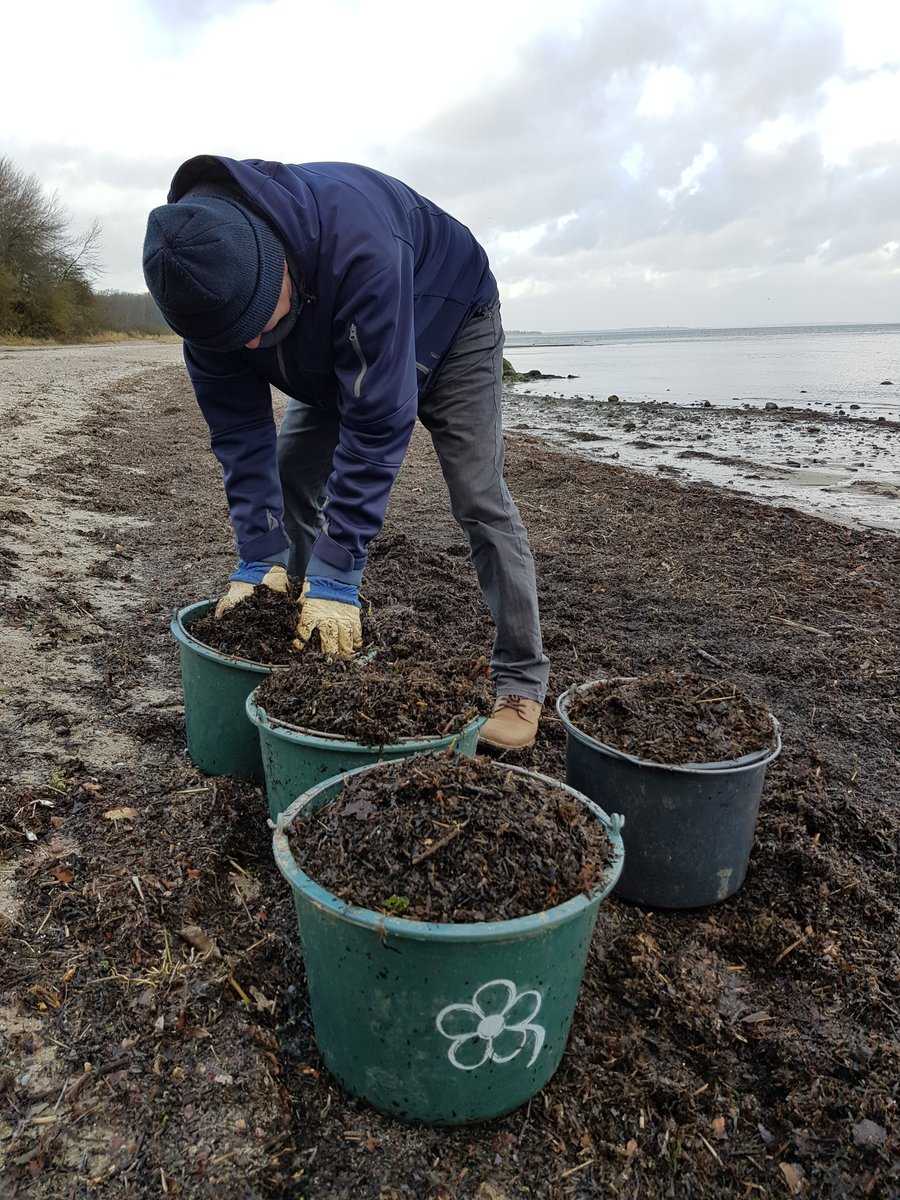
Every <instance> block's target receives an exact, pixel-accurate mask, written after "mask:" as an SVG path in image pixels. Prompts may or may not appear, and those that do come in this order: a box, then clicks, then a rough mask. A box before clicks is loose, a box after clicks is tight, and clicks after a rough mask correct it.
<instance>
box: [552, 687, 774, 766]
mask: <svg viewBox="0 0 900 1200" xmlns="http://www.w3.org/2000/svg"><path fill="white" fill-rule="evenodd" d="M638 678H640V676H637V675H612V676H608V677H605V678H601V679H591V680H588V681H587V682H586V683H573V684H572V685H571V687H569V688H567V689H566V690H565V691H564V692H562V693H561V695H560V696H558V697H557V700H556V712H557V715H558V716H559V719H560V720H561V721H562V723H563V726H564V727H565V730H566V733H567V734H568V735H569V736H570V737H574V738H575V739H576V740H577V741H579V742H581V743H582V744H583V745H585V746H588V747H590V749H592V750H597V751H599V752H600V753H601V754H605V755H607V756H608V757H609V758H617V759H619V760H621V761H623V762H628V763H631V764H632V766H635V767H652V768H653V769H654V770H657V771H670V772H672V773H673V774H677V775H698V774H699V775H703V776H704V777H706V776H708V775H736V774H740V773H741V772H742V771H751V770H754V769H755V768H758V767H764V766H768V765H769V763H772V762H774V761H775V759H776V758H777V757H778V755H779V754H780V753H781V723H780V722H779V720H778V718H777V717H776V716H775V714H774V713H773V712H772V711H771V710H769V719H770V720H771V722H772V729H773V732H774V734H775V744H774V746H771V747H768V748H765V747H764V748H763V749H761V750H752V751H751V752H750V753H749V754H744V755H741V757H740V758H731V759H728V758H723V759H720V760H718V761H716V762H704V763H666V762H657V761H656V760H655V759H652V758H639V757H638V756H637V755H635V754H628V753H627V751H625V750H619V749H617V748H616V747H615V746H610V745H609V744H608V743H607V742H601V741H600V740H599V739H598V738H595V737H591V735H590V734H589V733H585V731H584V730H583V729H579V727H578V726H577V725H576V724H574V722H573V721H572V719H571V717H570V716H569V705H570V704H571V703H572V700H573V699H574V698H575V696H576V695H577V693H579V692H588V691H591V690H592V689H593V688H596V687H599V685H600V684H601V683H617V682H623V681H626V680H630V679H638Z"/></svg>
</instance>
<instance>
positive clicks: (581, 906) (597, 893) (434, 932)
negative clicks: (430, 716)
mask: <svg viewBox="0 0 900 1200" xmlns="http://www.w3.org/2000/svg"><path fill="white" fill-rule="evenodd" d="M495 765H496V767H497V769H498V770H501V771H504V772H506V771H514V772H515V773H516V774H518V775H527V776H528V777H529V778H532V779H539V780H541V782H543V783H546V784H549V785H550V786H552V787H555V788H559V789H560V790H561V791H564V792H567V793H568V794H569V795H570V796H571V797H572V798H573V799H575V800H577V801H578V802H579V803H580V804H583V805H584V806H585V807H586V808H588V809H590V810H591V812H592V813H593V814H594V816H595V817H597V819H598V820H599V821H600V823H601V825H603V828H604V830H605V832H606V836H607V837H608V838H609V840H610V843H611V844H612V850H613V857H612V861H611V862H610V864H609V866H608V867H607V868H606V870H605V871H604V873H603V877H602V886H598V887H597V888H595V889H594V890H593V891H592V892H591V894H590V895H589V896H586V895H585V894H584V893H583V892H582V893H579V894H578V895H577V896H573V897H572V898H571V899H570V900H566V901H565V902H564V903H562V904H557V905H555V906H554V907H553V908H548V909H545V910H543V911H542V912H539V913H531V914H529V915H528V916H524V917H512V918H511V919H509V920H506V921H470V922H460V923H459V924H453V923H450V922H441V921H413V920H409V919H404V918H403V917H389V916H385V915H384V914H383V913H377V912H374V911H373V910H372V909H370V908H360V907H358V906H357V905H355V904H350V903H348V902H347V901H345V900H339V899H338V898H337V896H335V895H334V894H333V893H332V892H329V891H328V889H327V888H325V887H323V886H322V885H321V884H319V883H316V881H315V880H314V879H311V878H310V877H309V876H308V875H307V874H306V873H305V871H303V870H302V869H301V868H300V867H299V866H298V865H297V862H296V859H295V858H294V856H293V854H292V852H291V848H290V843H289V842H288V838H287V833H286V830H287V829H288V827H289V826H290V825H292V824H293V822H294V820H295V818H296V817H297V815H298V814H299V813H300V812H301V811H302V809H304V808H305V807H306V805H307V804H310V803H311V802H312V801H313V800H315V799H316V798H317V796H318V795H319V794H320V793H321V792H323V791H326V790H327V789H328V788H332V787H334V785H335V784H336V783H341V784H342V783H343V782H344V781H345V780H347V779H351V778H352V777H353V776H355V775H361V774H363V773H364V772H365V771H379V770H385V769H387V768H392V767H396V766H397V763H395V762H384V761H382V762H377V763H369V764H368V765H367V766H364V767H355V768H354V769H353V770H352V771H347V772H345V773H344V774H342V775H333V776H332V777H331V778H330V779H324V780H322V782H321V783H317V784H316V785H315V786H314V787H312V788H310V789H309V790H308V791H306V792H304V793H303V794H302V795H301V796H298V797H297V799H296V800H295V801H294V802H293V803H292V804H290V805H289V806H288V807H287V808H286V809H285V810H284V812H283V813H281V814H280V815H279V817H278V820H277V822H270V824H271V825H273V833H272V851H273V854H274V857H275V862H276V865H277V866H278V869H279V871H281V874H282V875H283V876H284V878H285V879H286V880H287V881H288V883H289V884H290V885H291V887H292V888H293V889H294V890H295V891H296V892H299V893H301V894H302V895H303V897H304V899H305V900H306V901H307V902H308V903H310V904H312V905H313V906H314V907H315V908H317V909H319V910H320V912H324V913H327V914H328V915H329V916H331V917H334V918H337V919H338V920H339V921H345V922H347V923H348V924H350V925H355V926H357V927H361V928H363V929H369V930H371V931H372V932H374V933H377V934H378V935H379V937H382V938H385V937H387V936H388V935H390V936H391V937H394V938H397V939H398V940H404V941H412V942H438V943H442V944H448V943H450V944H463V945H465V944H467V943H474V942H506V941H520V940H524V939H525V938H530V937H537V936H540V935H541V934H543V933H545V932H546V931H547V930H550V929H555V928H557V927H558V926H560V925H565V924H567V923H568V922H569V921H572V920H574V919H575V918H577V917H578V916H580V915H581V914H582V913H583V912H584V911H585V910H586V909H589V908H593V907H598V906H599V905H600V904H601V902H602V901H603V900H605V899H606V897H607V896H608V895H609V894H610V892H612V890H613V888H614V887H615V886H616V884H617V883H618V882H619V877H620V876H621V874H622V867H623V864H624V861H625V846H624V843H623V841H622V833H621V830H622V826H623V825H624V823H625V818H624V817H622V816H621V815H620V814H619V813H613V814H612V815H608V814H607V813H606V812H604V810H603V809H602V808H600V806H599V805H598V804H595V803H594V802H593V800H591V799H589V797H587V796H585V795H584V794H583V793H582V792H579V791H577V790H576V789H575V788H573V787H571V786H570V785H569V784H567V783H563V782H562V781H561V780H559V779H552V778H551V777H550V776H549V775H542V774H541V773H540V772H539V771H530V770H528V769H527V768H526V767H519V766H513V765H512V764H510V763H502V764H501V763H497V764H495Z"/></svg>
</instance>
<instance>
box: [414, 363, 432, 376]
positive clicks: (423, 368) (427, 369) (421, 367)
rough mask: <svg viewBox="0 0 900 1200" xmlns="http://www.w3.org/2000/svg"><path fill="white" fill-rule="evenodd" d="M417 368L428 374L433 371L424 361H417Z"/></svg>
mask: <svg viewBox="0 0 900 1200" xmlns="http://www.w3.org/2000/svg"><path fill="white" fill-rule="evenodd" d="M416 370H417V371H421V372H422V374H423V375H427V374H428V373H429V372H430V371H431V367H426V366H425V364H424V363H420V362H417V363H416Z"/></svg>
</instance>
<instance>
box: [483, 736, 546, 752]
mask: <svg viewBox="0 0 900 1200" xmlns="http://www.w3.org/2000/svg"><path fill="white" fill-rule="evenodd" d="M478 741H479V742H483V743H484V744H485V746H491V747H492V748H493V749H494V750H530V749H531V747H532V746H533V745H534V743H535V742H536V741H537V734H535V735H534V737H533V738H532V739H531V741H530V742H521V743H519V744H518V745H515V746H511V745H510V744H509V743H508V742H492V741H491V739H490V738H486V737H479V739H478Z"/></svg>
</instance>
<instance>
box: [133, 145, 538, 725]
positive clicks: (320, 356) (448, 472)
mask: <svg viewBox="0 0 900 1200" xmlns="http://www.w3.org/2000/svg"><path fill="white" fill-rule="evenodd" d="M143 263H144V276H145V278H146V281H147V287H148V288H149V290H150V292H151V294H152V295H153V298H154V300H155V301H156V303H157V305H158V306H159V308H160V310H161V312H162V314H163V316H164V317H165V319H166V321H167V322H168V324H169V325H170V326H171V328H172V329H173V330H174V331H175V332H176V333H178V334H180V335H181V337H182V338H183V339H184V358H185V363H186V365H187V370H188V373H189V375H190V378H191V382H192V384H193V387H194V391H195V392H196V395H197V400H198V402H199V405H200V408H201V410H202V412H203V415H204V417H205V418H206V421H207V423H208V425H209V428H210V434H211V444H212V449H213V452H214V453H215V455H216V457H217V458H218V460H219V463H220V464H221V466H222V471H223V474H224V482H225V491H226V494H227V497H228V506H229V512H230V517H231V523H232V526H233V529H234V534H235V539H236V542H237V548H238V556H239V564H238V568H237V570H236V571H235V572H234V574H233V575H232V576H231V578H230V581H229V586H228V589H227V591H226V593H225V595H224V596H223V597H222V598H221V600H220V601H219V604H218V606H217V609H216V613H217V615H218V616H221V614H222V613H223V612H225V611H227V610H228V609H230V608H232V607H234V605H236V604H239V603H240V602H241V600H243V599H244V598H245V597H247V596H249V595H250V594H251V593H252V592H253V589H254V588H256V587H259V586H263V587H269V588H272V589H273V590H275V591H281V592H283V591H286V590H287V587H288V577H289V575H290V576H292V577H294V578H296V579H297V580H298V581H299V580H301V579H302V580H304V584H303V595H302V599H301V601H300V612H299V620H298V626H297V635H298V637H299V638H301V639H303V640H308V639H309V638H310V637H311V636H312V635H313V633H314V632H318V635H319V638H320V641H321V644H322V647H323V649H324V650H325V651H326V652H327V653H332V654H340V655H343V656H349V655H351V654H352V653H353V652H354V651H355V650H356V649H358V648H359V646H360V645H361V642H362V633H361V628H360V609H359V595H358V593H359V586H360V582H361V580H362V576H363V572H364V570H365V566H366V553H367V549H368V546H369V542H370V541H371V540H372V538H373V537H374V536H375V535H376V534H377V533H378V532H379V531H380V529H381V526H382V523H383V521H384V514H385V509H386V507H387V502H388V495H389V493H390V489H391V486H392V484H393V482H394V478H395V477H396V475H397V472H398V470H399V468H400V464H401V462H402V460H403V456H404V454H405V452H406V448H407V446H408V444H409V439H410V435H411V434H412V430H413V426H414V424H415V420H416V417H417V416H418V418H419V420H421V422H422V424H423V425H424V426H425V427H426V429H428V431H429V433H430V434H431V438H432V441H433V442H434V447H435V450H436V451H437V455H438V458H439V460H440V465H441V470H442V472H443V475H444V479H445V480H446V483H447V489H448V491H449V494H450V506H451V510H452V512H453V515H454V517H455V518H456V520H457V521H458V522H459V524H460V526H461V527H462V529H463V530H464V531H465V533H466V536H467V538H468V540H469V546H470V548H471V554H472V562H473V564H474V566H475V570H476V573H477V575H478V581H479V584H480V586H481V591H482V595H483V596H484V599H485V601H486V603H487V605H488V608H489V609H490V611H491V615H492V617H493V619H494V624H495V627H496V638H495V642H494V648H493V654H492V659H491V674H492V678H493V682H494V687H495V691H496V703H495V705H494V711H493V715H492V717H491V718H490V720H488V721H487V722H486V723H485V725H484V726H483V727H482V733H481V738H482V740H483V741H485V742H487V743H488V744H489V745H492V746H496V747H499V748H501V749H515V748H523V747H526V746H529V745H531V744H532V742H533V741H534V737H535V734H536V731H537V727H538V720H539V717H540V711H541V705H542V703H543V700H544V696H545V693H546V689H547V679H548V674H549V662H548V659H547V657H546V655H545V654H544V651H543V646H542V641H541V629H540V619H539V615H538V602H537V591H536V587H535V575H534V560H533V558H532V555H531V550H530V549H529V545H528V537H527V534H526V532H525V529H524V527H523V525H522V521H521V518H520V516H519V513H518V510H517V508H516V506H515V504H514V502H513V500H512V498H511V496H510V494H509V490H508V488H507V486H506V482H505V481H504V478H503V434H502V427H501V378H502V361H503V360H502V352H503V340H504V337H503V328H502V325H501V321H500V302H499V297H498V292H497V284H496V282H495V280H494V276H493V275H492V273H491V270H490V266H489V265H488V260H487V255H486V254H485V252H484V250H483V249H482V247H481V246H480V245H479V243H478V242H477V241H476V239H475V238H474V237H473V235H472V234H471V232H470V231H469V230H468V229H467V228H466V227H465V226H464V225H462V224H461V223H460V222H459V221H457V220H455V219H454V218H453V217H452V216H450V215H449V214H448V213H446V212H444V211H442V210H441V209H440V208H438V206H437V205H436V204H433V203H432V202H431V201H430V200H427V199H425V198H424V197H423V196H420V195H419V194H418V193H417V192H415V191H414V190H413V189H412V188H411V187H408V186H407V185H406V184H404V183H401V182H400V181H399V180H397V179H392V178H390V177H389V176H387V175H383V174H381V173H380V172H378V171H374V170H371V169H369V168H367V167H362V166H356V165H353V164H350V163H303V164H300V165H288V164H285V163H280V162H264V161H262V160H260V159H245V160H240V161H239V160H236V159H231V158H223V157H219V156H213V155H200V156H198V157H195V158H191V159H189V160H188V161H187V162H185V163H183V164H182V165H181V166H180V167H179V168H178V170H177V171H176V173H175V177H174V179H173V180H172V186H171V189H170V191H169V194H168V201H167V203H166V204H163V205H160V206H159V207H157V208H154V209H153V210H152V212H151V213H150V214H149V217H148V221H147V232H146V238H145V241H144V253H143ZM271 384H274V385H275V386H276V387H277V388H279V389H280V390H281V391H282V392H284V393H286V395H287V396H288V397H289V399H288V405H287V409H286V412H285V415H284V419H283V421H282V424H281V428H280V430H279V431H278V433H277V435H276V428H275V422H274V417H273V413H272V399H271V390H270V385H271ZM413 589H414V582H413V581H412V580H411V581H410V590H411V591H412V590H413Z"/></svg>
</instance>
